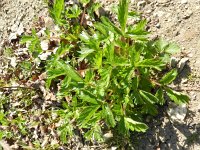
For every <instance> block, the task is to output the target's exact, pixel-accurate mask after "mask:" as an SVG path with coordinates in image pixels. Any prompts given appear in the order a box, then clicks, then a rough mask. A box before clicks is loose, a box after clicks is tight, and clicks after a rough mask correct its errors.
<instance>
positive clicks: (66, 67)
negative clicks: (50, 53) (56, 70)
mask: <svg viewBox="0 0 200 150" xmlns="http://www.w3.org/2000/svg"><path fill="white" fill-rule="evenodd" d="M56 64H57V66H58V67H60V68H61V69H62V70H64V71H65V73H66V74H67V76H68V77H70V78H71V79H73V80H75V81H78V82H81V81H83V79H82V78H81V76H80V75H79V74H78V73H77V71H76V70H74V69H73V68H72V67H71V66H70V65H69V64H66V63H65V62H64V61H56Z"/></svg>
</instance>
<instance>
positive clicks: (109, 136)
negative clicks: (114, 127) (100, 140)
mask: <svg viewBox="0 0 200 150" xmlns="http://www.w3.org/2000/svg"><path fill="white" fill-rule="evenodd" d="M103 137H104V138H105V139H106V140H108V139H110V138H112V137H113V134H112V132H111V131H110V132H108V133H105V134H104V135H103Z"/></svg>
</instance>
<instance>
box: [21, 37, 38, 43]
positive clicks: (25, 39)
mask: <svg viewBox="0 0 200 150" xmlns="http://www.w3.org/2000/svg"><path fill="white" fill-rule="evenodd" d="M34 39H35V37H34V36H22V38H21V40H20V44H25V43H26V42H29V41H33V40H34Z"/></svg>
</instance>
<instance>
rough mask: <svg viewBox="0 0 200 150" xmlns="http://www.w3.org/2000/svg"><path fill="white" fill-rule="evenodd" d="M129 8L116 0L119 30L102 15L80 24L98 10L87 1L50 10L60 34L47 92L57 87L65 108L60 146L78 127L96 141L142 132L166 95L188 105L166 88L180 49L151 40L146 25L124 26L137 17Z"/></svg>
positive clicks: (57, 1)
mask: <svg viewBox="0 0 200 150" xmlns="http://www.w3.org/2000/svg"><path fill="white" fill-rule="evenodd" d="M129 3H130V2H129V0H119V5H118V13H117V16H118V21H119V25H116V24H114V23H112V22H111V21H110V19H109V18H107V17H105V16H102V17H101V18H100V20H99V21H96V22H95V21H92V22H93V26H88V25H87V24H84V21H83V20H85V15H86V14H87V15H90V16H91V18H92V17H94V16H93V15H91V14H93V12H94V11H95V10H96V9H97V8H98V7H99V5H98V4H93V3H92V2H89V1H80V3H78V4H75V5H73V6H70V7H65V6H64V5H65V4H64V0H55V2H54V4H53V6H52V8H51V9H50V14H51V16H52V17H53V19H54V20H55V23H57V24H58V25H59V26H60V28H61V31H62V32H63V33H62V35H61V36H60V44H59V48H58V50H57V51H56V53H55V54H52V55H51V56H49V59H48V60H47V63H46V64H47V66H46V71H47V74H48V79H47V81H46V83H47V87H48V88H51V86H52V85H53V84H54V83H55V82H56V83H59V91H58V93H57V96H58V98H61V99H63V108H60V109H59V110H58V111H57V113H58V115H59V117H60V118H62V119H63V124H62V125H61V126H60V127H59V128H58V130H59V131H60V136H61V140H62V141H63V142H66V136H67V135H69V136H70V135H73V132H72V131H73V129H75V128H77V127H78V128H79V129H81V131H82V133H83V134H84V137H85V138H86V139H87V140H93V139H95V140H98V141H102V140H104V139H103V133H105V132H106V131H108V130H111V131H116V132H117V133H118V135H120V136H125V137H128V136H129V135H130V131H136V132H145V131H146V130H147V128H148V127H147V125H146V124H145V123H144V121H143V119H144V116H146V115H147V114H148V115H156V114H157V107H158V106H159V105H163V104H165V98H164V97H165V96H168V97H169V98H170V99H171V100H172V101H174V102H175V103H177V104H181V103H186V102H188V100H189V98H188V96H187V95H184V94H183V93H180V92H177V91H174V90H173V89H171V88H170V87H169V86H168V85H169V84H170V83H172V82H173V80H174V79H176V77H177V75H178V72H177V70H176V69H172V68H170V67H169V60H170V56H171V55H172V54H174V53H177V52H179V47H178V46H177V45H176V44H174V43H168V42H166V41H164V40H163V39H159V40H157V41H151V40H149V39H148V34H149V33H148V32H147V31H146V30H145V25H146V20H143V19H140V21H137V22H136V23H135V24H134V25H128V24H127V20H128V18H129V17H135V15H136V13H132V12H129V11H128V4H129ZM92 19H94V18H92ZM92 19H91V20H92ZM23 40H24V42H25V41H27V40H26V37H24V38H22V41H23ZM32 40H33V39H32ZM33 41H34V40H33ZM35 41H38V38H36V40H35ZM39 50H40V48H39ZM40 52H41V51H39V52H38V53H40ZM34 56H35V55H34ZM167 71H168V72H167Z"/></svg>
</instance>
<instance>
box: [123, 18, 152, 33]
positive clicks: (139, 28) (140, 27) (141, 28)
mask: <svg viewBox="0 0 200 150" xmlns="http://www.w3.org/2000/svg"><path fill="white" fill-rule="evenodd" d="M146 24H147V21H146V20H141V21H140V22H139V23H137V24H136V25H134V26H133V27H132V26H130V27H129V28H128V32H127V33H126V34H129V35H130V36H131V35H132V36H134V35H146V34H148V32H147V31H146V30H145V26H146Z"/></svg>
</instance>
